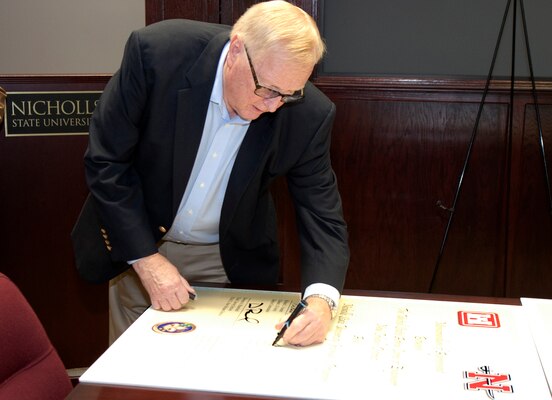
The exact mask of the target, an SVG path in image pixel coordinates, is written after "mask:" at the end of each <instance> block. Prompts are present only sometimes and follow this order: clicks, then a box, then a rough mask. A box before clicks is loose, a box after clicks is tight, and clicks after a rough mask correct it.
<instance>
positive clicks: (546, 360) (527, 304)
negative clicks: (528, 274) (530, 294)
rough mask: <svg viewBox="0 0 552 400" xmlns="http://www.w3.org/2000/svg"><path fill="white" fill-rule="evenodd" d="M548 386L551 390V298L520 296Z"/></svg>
mask: <svg viewBox="0 0 552 400" xmlns="http://www.w3.org/2000/svg"><path fill="white" fill-rule="evenodd" d="M521 303H522V304H523V309H524V311H525V312H526V314H527V316H528V318H529V326H530V327H531V332H532V334H533V339H534V340H535V346H537V351H538V353H539V357H540V361H541V364H542V368H543V369H544V373H545V375H546V377H547V380H548V386H549V387H550V389H551V390H552V300H550V299H532V298H526V297H522V298H521Z"/></svg>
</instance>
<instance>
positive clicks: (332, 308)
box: [305, 294, 337, 319]
mask: <svg viewBox="0 0 552 400" xmlns="http://www.w3.org/2000/svg"><path fill="white" fill-rule="evenodd" d="M311 297H318V298H319V299H322V300H324V301H325V302H326V303H328V307H330V311H331V313H332V319H334V318H335V316H336V315H337V304H335V301H333V300H332V299H331V298H330V297H328V296H326V295H324V294H311V295H309V296H308V297H307V298H306V299H305V300H308V299H310V298H311Z"/></svg>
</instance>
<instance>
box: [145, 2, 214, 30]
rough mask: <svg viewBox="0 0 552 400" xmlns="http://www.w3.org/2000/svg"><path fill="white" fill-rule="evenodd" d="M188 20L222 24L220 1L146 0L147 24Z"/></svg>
mask: <svg viewBox="0 0 552 400" xmlns="http://www.w3.org/2000/svg"><path fill="white" fill-rule="evenodd" d="M173 18H186V19H195V20H198V21H207V22H214V23H220V15H219V0H146V24H147V25H149V24H152V23H154V22H158V21H163V20H165V19H173Z"/></svg>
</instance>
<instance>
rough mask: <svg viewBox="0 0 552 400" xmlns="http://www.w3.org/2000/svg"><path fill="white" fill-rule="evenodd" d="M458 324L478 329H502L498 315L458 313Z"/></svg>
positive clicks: (470, 312) (491, 313) (472, 312)
mask: <svg viewBox="0 0 552 400" xmlns="http://www.w3.org/2000/svg"><path fill="white" fill-rule="evenodd" d="M458 323H459V324H460V325H462V326H473V327H477V328H500V319H499V318H498V314H497V313H493V312H479V311H458Z"/></svg>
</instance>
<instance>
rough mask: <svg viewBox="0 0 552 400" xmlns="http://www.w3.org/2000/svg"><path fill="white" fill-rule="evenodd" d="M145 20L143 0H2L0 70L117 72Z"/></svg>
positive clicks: (24, 72)
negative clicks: (131, 38) (128, 44)
mask: <svg viewBox="0 0 552 400" xmlns="http://www.w3.org/2000/svg"><path fill="white" fill-rule="evenodd" d="M145 20H146V19H145V0H0V75H6V74H97V73H113V72H115V71H116V70H117V68H118V67H119V64H120V61H121V56H122V52H123V48H124V45H125V42H126V40H127V38H128V36H129V34H130V32H131V31H132V30H134V29H137V28H140V27H143V26H145Z"/></svg>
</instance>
